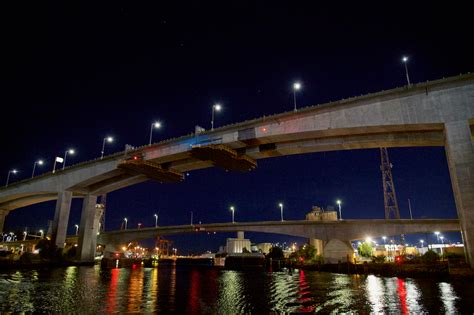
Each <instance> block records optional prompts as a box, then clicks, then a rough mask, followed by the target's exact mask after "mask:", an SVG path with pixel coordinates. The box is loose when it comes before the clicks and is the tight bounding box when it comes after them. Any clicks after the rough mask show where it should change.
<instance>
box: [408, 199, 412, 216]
mask: <svg viewBox="0 0 474 315" xmlns="http://www.w3.org/2000/svg"><path fill="white" fill-rule="evenodd" d="M408 210H409V211H410V220H413V215H412V213H411V202H410V198H408Z"/></svg>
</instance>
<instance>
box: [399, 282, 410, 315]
mask: <svg viewBox="0 0 474 315" xmlns="http://www.w3.org/2000/svg"><path fill="white" fill-rule="evenodd" d="M397 293H398V298H399V299H400V309H401V311H402V314H408V309H407V290H406V288H405V281H403V279H398V289H397Z"/></svg>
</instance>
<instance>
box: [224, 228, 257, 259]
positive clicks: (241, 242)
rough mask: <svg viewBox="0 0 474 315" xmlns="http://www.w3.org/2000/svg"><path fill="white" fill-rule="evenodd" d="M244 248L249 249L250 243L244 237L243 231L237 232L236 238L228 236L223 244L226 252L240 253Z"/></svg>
mask: <svg viewBox="0 0 474 315" xmlns="http://www.w3.org/2000/svg"><path fill="white" fill-rule="evenodd" d="M244 248H245V249H246V250H247V251H249V252H250V251H251V248H252V246H251V243H250V240H249V239H245V238H244V232H242V231H239V232H237V238H228V239H227V243H226V246H225V251H226V252H227V254H241V253H243V250H244Z"/></svg>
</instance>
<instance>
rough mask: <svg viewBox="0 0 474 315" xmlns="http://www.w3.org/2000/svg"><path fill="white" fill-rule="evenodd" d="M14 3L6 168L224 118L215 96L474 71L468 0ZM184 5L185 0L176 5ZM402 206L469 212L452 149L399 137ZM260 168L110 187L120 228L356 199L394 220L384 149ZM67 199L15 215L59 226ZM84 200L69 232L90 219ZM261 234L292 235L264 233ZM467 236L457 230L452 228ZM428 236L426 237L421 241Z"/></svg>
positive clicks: (355, 90)
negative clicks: (110, 139)
mask: <svg viewBox="0 0 474 315" xmlns="http://www.w3.org/2000/svg"><path fill="white" fill-rule="evenodd" d="M159 3H161V4H160V5H150V4H137V3H132V2H130V3H129V2H122V1H116V2H110V3H100V4H93V5H86V4H83V3H81V2H74V3H71V2H68V3H54V4H53V3H49V4H48V3H45V2H41V3H39V2H37V3H30V4H28V5H27V4H25V3H15V2H11V3H6V4H3V7H2V18H1V21H2V22H1V23H2V33H3V34H2V39H1V41H2V53H3V54H2V55H3V57H2V59H1V65H2V67H1V68H2V70H1V81H2V82H1V93H0V98H1V104H2V110H3V113H2V115H1V124H0V137H1V138H0V139H1V141H0V144H1V146H2V148H3V150H2V153H3V154H1V155H0V180H2V181H5V180H6V175H7V172H8V170H9V169H11V168H18V169H19V170H21V172H20V173H19V174H18V175H17V176H15V177H13V178H12V180H18V179H21V178H26V177H28V176H29V175H30V174H31V168H32V164H33V162H34V160H35V159H38V158H44V159H45V160H46V161H47V164H46V165H45V166H44V167H43V168H42V169H38V171H39V172H45V171H50V170H51V168H52V162H53V160H54V157H55V156H57V155H62V154H64V150H65V149H66V148H69V147H74V148H75V149H76V150H77V154H76V155H75V156H74V157H71V158H70V159H69V161H68V164H69V163H78V162H82V161H86V160H89V159H92V158H95V157H97V156H98V155H100V149H101V143H102V139H103V137H104V136H106V135H113V136H115V137H116V140H117V141H116V142H115V143H114V144H113V145H112V146H108V147H107V152H108V153H110V152H114V151H119V150H122V149H123V147H124V145H125V144H132V145H142V144H145V143H147V141H148V132H149V126H150V123H151V122H152V121H154V120H156V119H159V120H161V121H162V122H163V128H162V129H161V130H160V131H157V132H155V134H154V137H155V139H156V140H159V139H167V138H170V137H176V136H181V135H183V134H188V133H190V132H192V131H193V130H194V126H195V125H201V126H204V127H205V128H209V125H210V111H211V105H212V104H213V103H215V102H217V101H219V102H222V104H223V106H224V110H223V112H221V113H219V114H218V115H217V117H216V125H217V126H222V125H225V124H229V123H234V122H239V121H242V120H246V119H251V118H256V117H260V116H262V115H268V114H273V113H279V112H283V111H287V110H291V109H292V106H293V105H292V92H291V84H292V82H294V81H295V80H300V81H301V82H302V84H303V89H302V91H301V92H300V93H299V94H298V104H299V106H306V105H315V104H320V103H324V102H328V101H331V100H338V99H341V98H346V97H350V96H357V95H361V94H366V93H370V92H377V91H380V90H385V89H390V88H394V87H398V86H402V85H404V84H405V83H406V81H405V73H404V68H403V64H402V63H401V56H402V55H407V56H409V58H410V61H409V64H408V67H409V72H410V78H411V80H412V82H422V81H427V80H433V79H439V78H442V77H448V76H453V75H458V74H460V73H466V72H469V71H473V69H474V59H473V58H472V56H473V55H474V49H473V48H472V45H470V43H469V41H470V38H471V37H472V16H471V15H470V12H471V11H470V10H469V9H468V8H467V7H463V5H461V4H456V5H454V3H453V4H451V3H449V4H446V3H443V4H442V5H441V4H437V3H433V2H426V3H419V4H414V3H409V4H408V3H407V4H404V3H402V2H393V3H391V4H390V3H388V2H383V6H382V5H378V6H377V5H371V6H370V7H369V6H367V7H363V6H360V3H359V2H357V3H352V4H351V5H347V4H342V3H339V4H336V5H334V6H333V7H326V6H322V5H317V4H316V2H314V1H308V2H303V1H298V2H296V1H288V2H286V4H282V3H279V4H277V3H276V2H274V1H268V2H263V1H261V2H258V4H256V3H254V1H221V2H209V1H206V2H204V1H202V2H198V1H193V2H188V3H186V2H178V1H166V2H165V1H159ZM172 4H173V5H172ZM389 153H390V158H391V160H392V162H393V164H394V169H393V175H394V177H395V185H396V188H397V193H398V200H399V203H400V211H401V214H402V217H408V210H407V201H406V200H407V198H411V200H412V205H413V214H414V217H435V218H453V217H456V209H455V205H454V200H453V196H452V190H451V185H450V179H449V173H448V169H447V165H446V158H445V153H444V149H443V148H410V149H390V150H389ZM258 163H259V166H258V168H257V170H256V171H254V172H252V173H247V174H233V173H226V172H223V171H221V170H219V169H209V170H201V171H196V172H192V173H191V174H190V176H189V177H188V178H187V179H186V181H185V182H184V183H180V184H174V185H160V184H157V183H152V182H149V183H144V184H140V185H136V186H133V187H129V188H127V189H123V190H120V191H117V192H114V193H111V194H109V196H108V209H107V218H106V221H107V222H106V227H107V229H117V228H119V226H120V222H121V220H122V219H123V217H124V216H127V217H128V218H129V226H136V224H137V223H138V222H142V223H143V224H145V225H153V224H154V218H153V214H154V213H155V212H158V213H159V215H160V224H161V225H169V224H182V223H187V222H189V212H190V211H193V212H194V217H195V222H197V221H199V220H201V221H202V222H222V221H225V220H230V213H229V211H228V207H229V205H230V204H235V205H236V208H237V211H236V220H237V221H253V220H268V219H278V216H279V212H278V211H279V210H278V207H277V202H279V201H283V202H284V203H285V217H287V218H288V219H289V218H292V219H302V218H303V217H304V214H305V213H306V212H307V211H309V210H310V209H311V206H312V205H320V206H326V205H334V203H335V199H337V198H341V199H342V200H343V217H344V218H383V216H384V210H383V194H382V181H381V174H380V170H379V164H380V156H379V151H378V150H353V151H341V152H327V153H317V154H307V155H300V156H291V157H282V158H273V159H268V160H261V161H259V162H258ZM53 213H54V202H49V203H44V204H40V205H36V206H31V207H28V208H25V209H19V210H16V211H14V212H12V213H10V214H9V216H8V217H7V221H6V226H7V228H10V229H15V228H23V227H24V226H28V227H30V229H39V228H40V227H42V228H45V227H46V225H47V220H48V219H50V218H52V216H53ZM79 215H80V201H75V202H74V204H73V209H72V212H71V218H70V224H69V225H70V232H71V233H72V232H73V231H74V227H73V226H74V224H75V223H77V222H79ZM227 236H228V235H224V234H223V235H217V236H212V237H211V236H206V235H200V236H193V237H189V236H185V237H176V238H175V241H176V244H175V245H176V246H177V247H178V248H180V249H182V250H183V251H184V252H186V251H200V250H204V249H212V250H215V249H217V247H218V245H219V244H223V242H224V240H225V237H227ZM250 236H251V238H252V240H254V241H265V240H267V241H275V240H279V241H283V240H287V241H288V240H293V239H294V238H289V237H275V236H268V235H261V234H251V235H250ZM450 237H451V238H453V239H458V238H459V236H458V235H457V234H453V235H451V236H450ZM417 239H418V238H417Z"/></svg>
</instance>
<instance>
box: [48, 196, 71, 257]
mask: <svg viewBox="0 0 474 315" xmlns="http://www.w3.org/2000/svg"><path fill="white" fill-rule="evenodd" d="M71 201H72V192H70V191H62V192H60V193H59V194H58V200H57V201H56V211H55V212H54V220H53V226H52V240H53V242H54V244H55V245H56V246H57V247H58V248H64V242H65V241H66V234H67V224H68V221H69V210H71Z"/></svg>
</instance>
